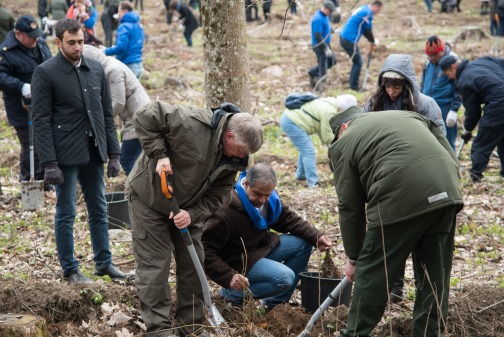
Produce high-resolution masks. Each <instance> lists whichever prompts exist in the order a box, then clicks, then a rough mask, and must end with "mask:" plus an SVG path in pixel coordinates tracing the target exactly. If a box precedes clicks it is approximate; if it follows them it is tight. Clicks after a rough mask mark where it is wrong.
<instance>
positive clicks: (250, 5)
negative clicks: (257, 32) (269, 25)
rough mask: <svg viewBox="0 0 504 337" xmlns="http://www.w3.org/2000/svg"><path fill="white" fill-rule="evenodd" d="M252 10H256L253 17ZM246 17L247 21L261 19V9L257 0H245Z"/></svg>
mask: <svg viewBox="0 0 504 337" xmlns="http://www.w3.org/2000/svg"><path fill="white" fill-rule="evenodd" d="M252 10H254V11H255V15H254V17H252ZM245 17H246V19H247V21H252V20H259V10H258V9H257V4H256V3H255V1H254V2H252V1H251V0H245Z"/></svg>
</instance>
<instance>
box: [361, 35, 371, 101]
mask: <svg viewBox="0 0 504 337" xmlns="http://www.w3.org/2000/svg"><path fill="white" fill-rule="evenodd" d="M373 50H374V45H373V46H371V48H369V54H368V58H367V65H366V73H365V74H364V79H363V80H362V87H361V91H366V82H367V78H368V75H369V65H370V64H371V58H372V57H373Z"/></svg>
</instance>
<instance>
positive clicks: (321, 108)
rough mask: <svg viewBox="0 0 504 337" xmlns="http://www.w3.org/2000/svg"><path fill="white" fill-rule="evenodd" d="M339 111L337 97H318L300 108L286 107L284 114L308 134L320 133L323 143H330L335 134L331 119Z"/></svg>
mask: <svg viewBox="0 0 504 337" xmlns="http://www.w3.org/2000/svg"><path fill="white" fill-rule="evenodd" d="M337 112H338V101H337V99H336V98H335V97H326V98H316V99H314V100H313V101H310V102H308V103H305V104H303V106H302V107H301V108H299V109H285V111H284V114H285V115H286V116H287V117H289V119H290V120H291V121H293V122H294V123H295V124H296V125H297V126H299V127H300V128H302V129H303V130H305V131H306V133H307V134H309V135H313V134H315V133H316V134H318V135H319V137H320V140H321V141H322V143H323V144H326V145H328V144H330V143H331V141H332V140H333V138H334V135H333V133H332V130H331V126H330V125H329V119H331V117H332V116H334V115H335V114H336V113H337Z"/></svg>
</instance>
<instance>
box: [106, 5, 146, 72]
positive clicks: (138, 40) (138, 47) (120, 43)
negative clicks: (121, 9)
mask: <svg viewBox="0 0 504 337" xmlns="http://www.w3.org/2000/svg"><path fill="white" fill-rule="evenodd" d="M143 43H144V30H143V28H142V26H141V25H140V16H139V15H138V13H136V12H128V13H126V14H124V16H123V17H122V18H121V24H120V25H119V27H118V28H117V35H116V45H115V46H112V47H110V48H107V49H106V50H105V55H107V56H110V55H117V56H116V57H117V59H118V60H119V61H121V62H122V63H124V64H130V63H138V62H142V48H143Z"/></svg>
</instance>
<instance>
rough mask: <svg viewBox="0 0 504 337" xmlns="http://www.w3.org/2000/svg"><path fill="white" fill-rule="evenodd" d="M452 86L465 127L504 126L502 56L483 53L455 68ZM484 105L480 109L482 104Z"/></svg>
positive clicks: (468, 129) (469, 128) (503, 62)
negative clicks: (462, 111) (460, 108)
mask: <svg viewBox="0 0 504 337" xmlns="http://www.w3.org/2000/svg"><path fill="white" fill-rule="evenodd" d="M456 75H457V80H456V82H455V88H456V89H457V91H458V92H459V93H460V95H461V96H462V100H463V102H464V107H465V120H464V128H465V129H466V130H467V131H472V130H474V128H475V127H476V125H477V124H478V122H479V127H480V128H484V127H497V126H503V125H504V93H503V90H504V89H503V88H504V59H502V58H495V57H490V56H484V57H482V58H479V59H476V60H474V61H471V62H468V61H467V60H464V61H462V63H461V64H460V65H459V66H458V67H457V73H456ZM482 104H483V105H484V107H483V111H484V113H483V111H482V110H481V105H482Z"/></svg>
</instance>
